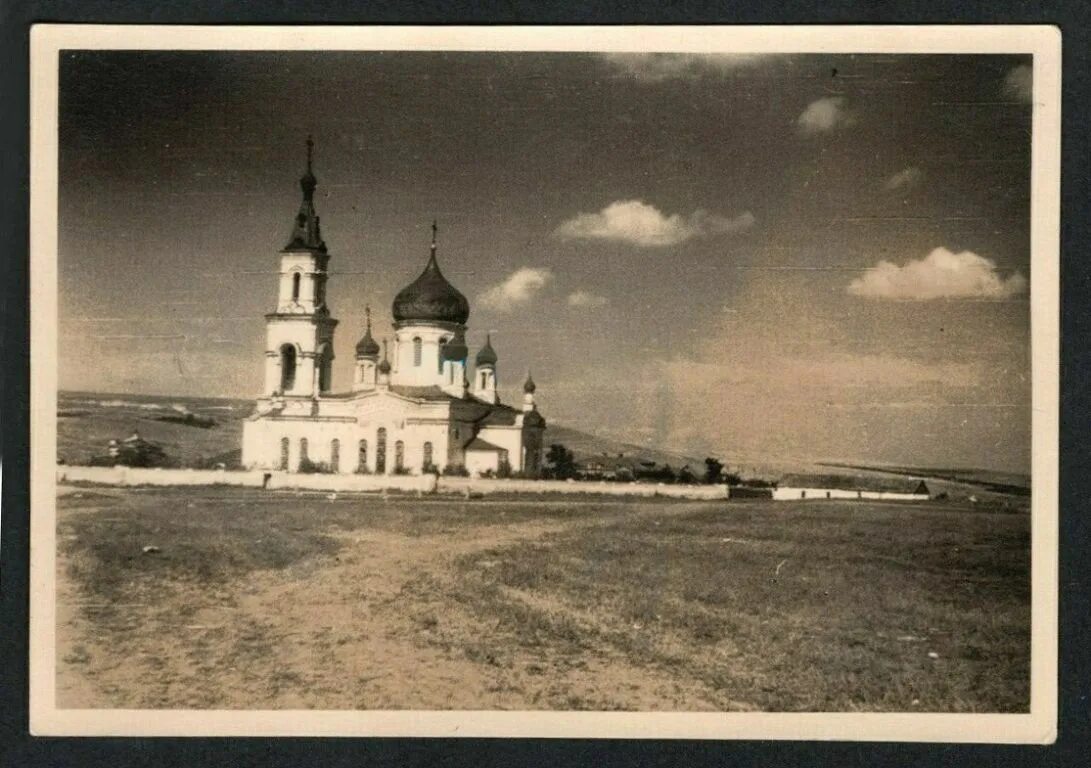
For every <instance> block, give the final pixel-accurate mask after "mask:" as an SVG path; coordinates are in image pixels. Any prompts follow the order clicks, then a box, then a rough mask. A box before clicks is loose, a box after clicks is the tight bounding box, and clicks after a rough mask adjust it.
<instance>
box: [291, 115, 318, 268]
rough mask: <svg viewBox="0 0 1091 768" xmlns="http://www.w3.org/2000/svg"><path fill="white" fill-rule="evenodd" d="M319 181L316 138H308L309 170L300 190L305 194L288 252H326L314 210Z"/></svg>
mask: <svg viewBox="0 0 1091 768" xmlns="http://www.w3.org/2000/svg"><path fill="white" fill-rule="evenodd" d="M317 186H318V179H316V178H315V175H314V138H313V137H312V136H310V135H308V136H307V170H306V171H305V172H304V174H303V176H302V177H301V178H300V179H299V188H300V190H302V192H303V201H302V202H301V203H300V204H299V213H297V214H296V217H295V221H294V222H293V223H292V234H291V235H290V236H289V238H288V244H287V245H286V246H284V250H286V251H296V250H308V251H322V252H325V250H326V244H325V242H323V240H322V230H321V228H320V226H319V219H318V213H317V212H316V211H315V209H314V190H315V188H316V187H317Z"/></svg>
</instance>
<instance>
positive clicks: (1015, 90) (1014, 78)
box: [1003, 64, 1034, 104]
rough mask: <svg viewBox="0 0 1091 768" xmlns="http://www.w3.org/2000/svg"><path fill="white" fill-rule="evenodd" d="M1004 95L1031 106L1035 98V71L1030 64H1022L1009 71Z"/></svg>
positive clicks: (1005, 79)
mask: <svg viewBox="0 0 1091 768" xmlns="http://www.w3.org/2000/svg"><path fill="white" fill-rule="evenodd" d="M1003 91H1004V95H1005V96H1008V97H1009V98H1012V99H1015V100H1017V101H1021V102H1023V103H1024V104H1030V103H1031V100H1032V98H1033V96H1034V70H1033V69H1031V67H1030V65H1029V64H1020V65H1019V66H1017V67H1013V68H1012V69H1010V70H1009V71H1008V74H1007V76H1006V77H1005V78H1004V86H1003Z"/></svg>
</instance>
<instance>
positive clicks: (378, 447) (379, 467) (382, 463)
mask: <svg viewBox="0 0 1091 768" xmlns="http://www.w3.org/2000/svg"><path fill="white" fill-rule="evenodd" d="M375 472H376V474H380V475H381V474H383V473H384V472H386V427H379V432H378V433H377V434H376V435H375Z"/></svg>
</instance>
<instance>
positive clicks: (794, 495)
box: [773, 488, 928, 501]
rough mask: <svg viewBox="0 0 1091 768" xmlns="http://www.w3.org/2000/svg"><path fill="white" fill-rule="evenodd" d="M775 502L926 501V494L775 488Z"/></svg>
mask: <svg viewBox="0 0 1091 768" xmlns="http://www.w3.org/2000/svg"><path fill="white" fill-rule="evenodd" d="M773 499H774V500H776V501H798V500H800V499H804V500H806V501H810V500H812V499H879V500H882V501H928V494H923V493H899V492H897V491H850V490H845V489H841V488H775V489H774V490H773Z"/></svg>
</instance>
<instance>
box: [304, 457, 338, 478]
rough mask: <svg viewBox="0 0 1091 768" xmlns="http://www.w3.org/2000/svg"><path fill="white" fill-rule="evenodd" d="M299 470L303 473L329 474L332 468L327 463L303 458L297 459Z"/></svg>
mask: <svg viewBox="0 0 1091 768" xmlns="http://www.w3.org/2000/svg"><path fill="white" fill-rule="evenodd" d="M299 472H300V474H303V475H329V474H332V473H333V470H332V469H331V468H330V465H329V464H326V463H324V462H321V461H311V460H310V459H307V458H303V459H300V460H299Z"/></svg>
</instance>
